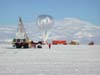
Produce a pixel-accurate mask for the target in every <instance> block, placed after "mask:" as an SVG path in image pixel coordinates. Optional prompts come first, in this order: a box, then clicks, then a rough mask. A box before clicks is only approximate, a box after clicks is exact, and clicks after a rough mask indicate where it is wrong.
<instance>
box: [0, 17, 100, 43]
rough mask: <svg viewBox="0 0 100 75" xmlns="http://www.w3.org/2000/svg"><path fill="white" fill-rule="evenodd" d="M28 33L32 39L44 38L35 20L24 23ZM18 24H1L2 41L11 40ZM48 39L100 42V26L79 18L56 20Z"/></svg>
mask: <svg viewBox="0 0 100 75" xmlns="http://www.w3.org/2000/svg"><path fill="white" fill-rule="evenodd" d="M23 24H24V27H25V30H26V33H27V34H28V36H29V38H30V39H31V40H42V36H41V35H42V34H41V32H42V31H40V30H39V28H38V26H37V24H36V23H35V22H32V23H24V21H23ZM17 27H18V25H0V43H3V42H8V41H11V40H12V39H13V38H14V37H15V34H16V32H17ZM48 34H49V37H48V40H49V41H50V40H67V41H68V42H70V41H71V40H78V41H79V42H80V43H82V44H87V43H88V42H90V41H94V42H95V43H96V44H100V40H99V39H100V26H99V25H94V24H92V23H90V22H87V21H84V20H81V19H78V18H64V19H62V20H56V21H55V23H54V25H53V26H52V28H51V29H49V30H48Z"/></svg>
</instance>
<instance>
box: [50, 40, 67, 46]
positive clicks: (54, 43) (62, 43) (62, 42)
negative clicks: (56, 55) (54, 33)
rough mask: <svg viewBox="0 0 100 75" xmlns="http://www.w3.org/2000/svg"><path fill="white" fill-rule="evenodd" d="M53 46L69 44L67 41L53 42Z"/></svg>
mask: <svg viewBox="0 0 100 75" xmlns="http://www.w3.org/2000/svg"><path fill="white" fill-rule="evenodd" d="M52 44H53V45H58V44H61V45H67V42H66V40H53V41H52Z"/></svg>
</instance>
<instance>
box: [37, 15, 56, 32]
mask: <svg viewBox="0 0 100 75" xmlns="http://www.w3.org/2000/svg"><path fill="white" fill-rule="evenodd" d="M53 23H54V21H53V18H52V16H49V15H40V16H38V19H37V24H38V27H39V29H40V30H42V31H47V30H49V29H50V28H51V27H52V25H53Z"/></svg>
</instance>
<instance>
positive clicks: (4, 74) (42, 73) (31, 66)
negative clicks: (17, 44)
mask: <svg viewBox="0 0 100 75" xmlns="http://www.w3.org/2000/svg"><path fill="white" fill-rule="evenodd" d="M0 75H100V45H93V46H88V45H52V47H51V49H49V48H48V46H43V48H42V49H37V48H36V49H34V48H29V49H15V48H13V47H12V45H11V44H0Z"/></svg>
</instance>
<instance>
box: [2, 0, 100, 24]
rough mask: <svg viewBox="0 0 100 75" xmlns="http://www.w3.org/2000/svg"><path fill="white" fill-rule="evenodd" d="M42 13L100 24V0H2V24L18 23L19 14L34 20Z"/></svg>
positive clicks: (30, 20) (31, 20) (25, 19)
mask: <svg viewBox="0 0 100 75" xmlns="http://www.w3.org/2000/svg"><path fill="white" fill-rule="evenodd" d="M41 14H48V15H51V16H53V17H54V19H58V20H59V19H63V18H80V19H82V20H85V21H88V22H90V23H93V24H95V25H100V0H0V25H16V24H17V23H18V17H19V16H21V17H22V18H23V21H24V22H33V21H35V20H36V18H37V16H38V15H41Z"/></svg>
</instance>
